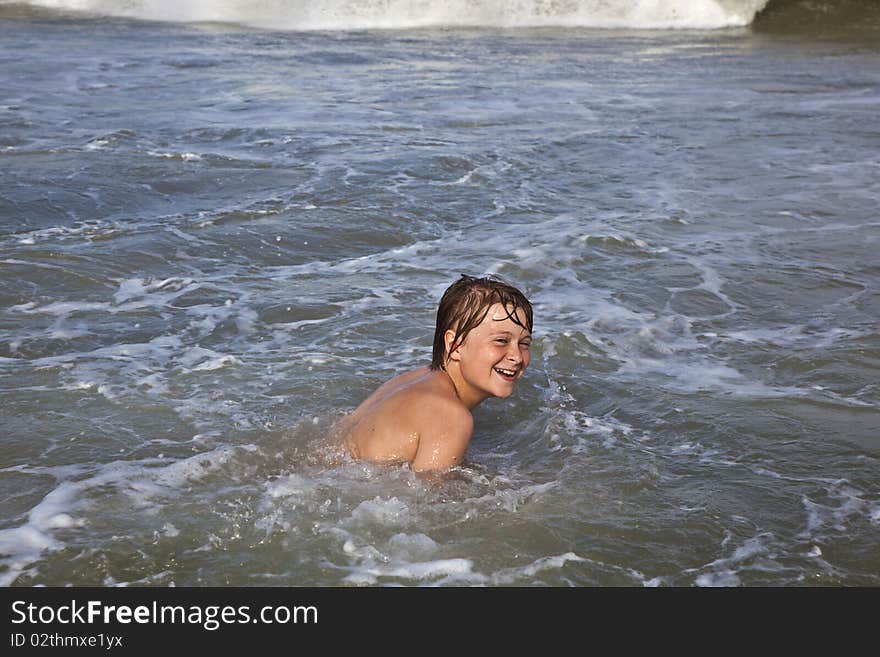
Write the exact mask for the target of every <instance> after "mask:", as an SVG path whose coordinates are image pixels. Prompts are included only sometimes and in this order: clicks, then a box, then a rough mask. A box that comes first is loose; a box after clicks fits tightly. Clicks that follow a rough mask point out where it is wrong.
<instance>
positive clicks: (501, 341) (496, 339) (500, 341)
mask: <svg viewBox="0 0 880 657" xmlns="http://www.w3.org/2000/svg"><path fill="white" fill-rule="evenodd" d="M495 342H497V343H498V344H507V338H495Z"/></svg>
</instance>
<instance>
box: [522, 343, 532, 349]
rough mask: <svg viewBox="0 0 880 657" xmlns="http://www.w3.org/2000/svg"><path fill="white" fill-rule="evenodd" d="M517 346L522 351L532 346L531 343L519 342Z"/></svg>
mask: <svg viewBox="0 0 880 657" xmlns="http://www.w3.org/2000/svg"><path fill="white" fill-rule="evenodd" d="M519 346H520V347H522V348H523V349H528V348H529V347H531V346H532V343H531V342H520V343H519Z"/></svg>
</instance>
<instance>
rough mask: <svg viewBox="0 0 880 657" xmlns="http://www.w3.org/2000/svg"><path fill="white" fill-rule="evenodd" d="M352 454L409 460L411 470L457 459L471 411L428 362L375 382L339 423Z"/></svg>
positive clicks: (470, 422)
mask: <svg viewBox="0 0 880 657" xmlns="http://www.w3.org/2000/svg"><path fill="white" fill-rule="evenodd" d="M339 431H340V433H341V434H342V435H341V437H342V439H343V441H344V444H345V446H346V447H347V449H348V451H349V452H350V453H351V455H352V456H353V457H354V458H356V459H366V460H368V461H378V462H388V463H395V462H400V463H402V462H409V463H411V464H412V468H413V470H415V471H421V470H433V469H437V468H438V467H449V466H450V465H457V464H458V463H459V462H460V461H461V459H462V457H463V456H464V453H465V450H466V449H467V444H468V441H469V440H470V437H471V434H472V432H473V417H472V416H471V413H470V411H469V410H468V409H467V407H466V406H465V405H464V404H463V403H462V402H461V401H460V400H459V399H458V396H457V394H456V392H455V387H454V386H453V385H452V383H451V381H450V380H449V377H447V376H445V375H444V374H443V373H441V372H436V371H433V370H431V369H430V368H428V367H423V368H419V369H417V370H414V371H412V372H407V373H406V374H401V375H400V376H397V377H395V378H393V379H391V380H390V381H388V382H386V383H384V384H383V385H382V386H380V387H379V388H378V389H377V390H376V391H375V392H374V393H373V394H371V395H370V396H369V397H368V398H367V399H366V400H365V401H364V402H363V403H362V404H361V405H360V406H358V407H357V409H355V411H354V412H353V413H352V414H351V415H349V416H348V417H346V418H345V419H344V420H343V422H342V424H341V425H340V426H339Z"/></svg>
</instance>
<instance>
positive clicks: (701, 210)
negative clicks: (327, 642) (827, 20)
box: [0, 9, 880, 585]
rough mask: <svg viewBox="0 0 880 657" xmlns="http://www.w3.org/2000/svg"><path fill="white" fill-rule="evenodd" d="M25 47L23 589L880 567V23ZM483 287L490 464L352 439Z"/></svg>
mask: <svg viewBox="0 0 880 657" xmlns="http://www.w3.org/2000/svg"><path fill="white" fill-rule="evenodd" d="M0 34H2V38H0V78H2V83H3V84H2V86H3V91H2V97H0V233H2V234H0V395H2V397H0V399H2V404H0V423H2V429H0V431H2V436H0V441H2V442H0V491H2V493H0V500H2V501H0V555H2V564H3V565H2V568H3V570H2V571H0V582H2V583H4V584H7V585H8V584H24V585H33V584H49V585H63V584H74V585H86V584H97V585H115V584H149V585H169V584H172V583H173V584H176V585H225V584H231V585H364V584H367V585H372V584H407V585H412V584H417V585H433V584H441V585H442V584H453V585H472V584H475V585H530V584H536V585H693V584H696V585H719V584H720V585H738V584H742V585H795V584H806V585H812V584H846V585H865V584H868V585H877V584H880V550H878V549H877V546H878V539H880V474H878V472H880V468H878V466H880V438H878V433H880V432H878V429H880V412H878V404H880V387H878V375H880V333H878V328H877V326H878V323H877V320H878V315H880V298H878V282H880V266H878V258H877V252H878V248H880V241H878V236H880V230H878V228H880V215H878V207H880V205H878V204H880V155H878V153H880V128H878V122H877V116H878V113H880V47H878V40H877V39H876V38H875V37H871V36H870V35H868V36H866V35H865V34H864V33H860V34H859V35H857V36H854V37H853V38H842V37H840V35H837V37H836V38H834V39H823V38H819V37H816V36H815V35H804V34H791V33H788V34H786V33H775V32H773V33H763V32H760V31H753V30H751V29H749V28H735V29H728V30H720V31H719V30H715V31H683V32H638V31H634V32H626V31H608V32H601V31H590V30H583V29H562V28H542V29H533V30H515V31H504V30H498V29H488V28H480V29H456V30H453V29H429V30H400V31H375V32H372V31H360V32H357V31H355V32H352V31H339V32H309V33H303V32H271V31H265V30H264V31H259V30H251V29H249V28H243V27H236V26H233V25H222V26H221V25H173V24H159V23H147V22H137V21H133V20H126V19H100V18H93V17H81V16H71V15H64V14H51V13H50V14H45V13H44V14H35V13H33V12H30V11H25V10H21V9H18V10H14V11H13V10H9V11H6V13H5V14H4V17H3V18H0ZM461 272H467V273H472V274H477V273H483V272H495V273H498V274H501V275H503V276H505V277H507V278H509V279H510V280H512V281H513V282H515V283H517V284H519V285H521V286H522V287H523V288H524V289H525V290H526V291H527V293H528V294H529V295H530V296H531V297H532V298H533V300H534V302H535V307H536V315H535V316H536V341H535V347H534V353H533V362H532V363H533V364H532V367H531V369H530V371H529V372H528V374H527V376H526V378H525V379H524V381H523V382H522V383H521V384H520V386H519V389H518V391H517V393H516V394H515V396H514V397H512V398H511V399H509V400H506V401H499V400H489V401H487V402H485V403H484V405H483V406H482V407H480V408H478V410H477V411H476V421H477V429H476V432H475V436H474V440H473V442H472V443H471V447H470V450H469V453H468V459H467V462H466V465H465V466H464V467H462V468H460V469H459V470H458V471H456V472H455V473H453V475H452V476H451V477H449V478H448V479H446V480H445V481H443V482H439V483H438V482H432V481H426V480H423V479H420V478H419V477H417V476H415V475H414V474H413V473H411V472H410V471H408V470H407V469H406V468H384V467H378V466H372V465H366V464H361V463H352V462H350V461H346V460H344V459H343V460H338V459H336V460H334V459H333V458H332V455H328V454H324V453H322V452H321V451H320V450H317V449H316V448H315V447H314V445H313V443H314V441H315V440H316V439H317V438H319V437H320V436H321V435H322V432H323V431H324V430H325V429H326V428H327V427H328V426H329V424H330V423H331V422H332V421H333V420H334V419H335V418H337V417H338V416H339V415H340V414H341V413H342V412H344V411H346V410H349V409H351V408H352V407H354V406H355V405H356V404H357V403H358V402H359V401H360V400H361V399H362V398H363V397H364V396H366V395H367V394H368V393H369V392H370V391H371V390H372V389H373V388H374V387H375V386H376V385H378V384H379V383H381V382H382V381H383V380H385V379H386V378H387V377H389V376H391V375H393V374H394V373H396V372H399V371H401V370H402V369H404V368H407V367H414V366H417V365H420V364H424V363H426V362H427V361H428V360H429V359H430V345H431V338H432V335H431V332H432V328H433V320H434V312H435V307H436V302H437V300H438V299H439V297H440V295H441V293H442V291H443V290H444V289H445V287H446V286H447V285H448V284H449V283H450V282H451V281H452V280H454V279H455V278H456V277H457V276H458V274H459V273H461Z"/></svg>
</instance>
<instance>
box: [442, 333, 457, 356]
mask: <svg viewBox="0 0 880 657" xmlns="http://www.w3.org/2000/svg"><path fill="white" fill-rule="evenodd" d="M454 340H455V331H453V330H452V329H449V330H448V331H446V333H444V334H443V341H444V342H445V343H446V360H448V361H449V360H456V361H458V360H461V354H460V353H458V348H459V347H460V346H461V344H459V345H458V347H456V348H455V351H450V350H449V348H450V347H451V346H452V343H453V341H454Z"/></svg>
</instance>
